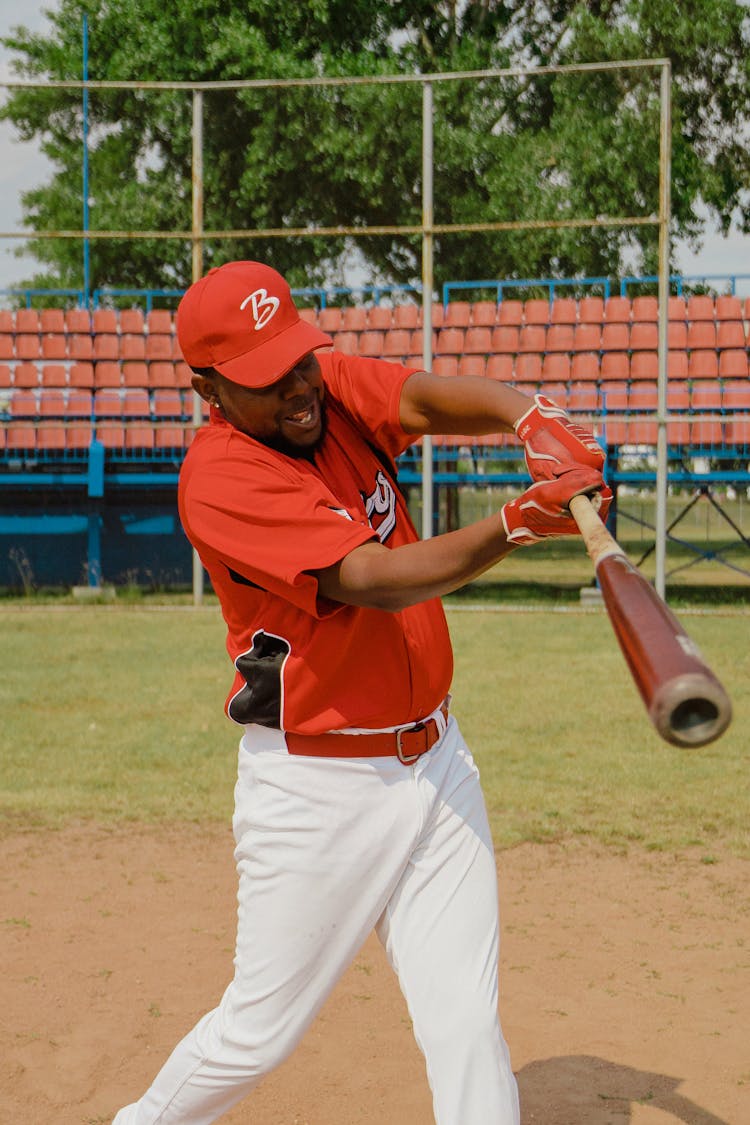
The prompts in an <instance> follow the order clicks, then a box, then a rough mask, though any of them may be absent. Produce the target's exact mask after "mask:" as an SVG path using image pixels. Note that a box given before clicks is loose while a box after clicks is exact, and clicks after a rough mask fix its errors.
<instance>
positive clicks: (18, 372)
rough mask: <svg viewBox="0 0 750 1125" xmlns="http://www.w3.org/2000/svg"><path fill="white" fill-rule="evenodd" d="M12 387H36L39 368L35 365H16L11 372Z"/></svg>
mask: <svg viewBox="0 0 750 1125" xmlns="http://www.w3.org/2000/svg"><path fill="white" fill-rule="evenodd" d="M13 386H14V387H38V386H39V368H38V367H37V365H36V364H35V363H17V364H16V368H15V371H14V372H13Z"/></svg>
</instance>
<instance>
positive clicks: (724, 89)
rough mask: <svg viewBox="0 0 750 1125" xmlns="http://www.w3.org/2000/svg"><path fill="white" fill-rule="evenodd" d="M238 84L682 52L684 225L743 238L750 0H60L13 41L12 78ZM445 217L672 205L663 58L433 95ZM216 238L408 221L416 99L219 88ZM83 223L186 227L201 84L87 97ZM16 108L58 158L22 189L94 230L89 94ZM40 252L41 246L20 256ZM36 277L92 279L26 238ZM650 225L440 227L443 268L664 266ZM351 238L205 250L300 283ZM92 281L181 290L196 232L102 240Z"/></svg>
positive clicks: (72, 244) (28, 99)
mask: <svg viewBox="0 0 750 1125" xmlns="http://www.w3.org/2000/svg"><path fill="white" fill-rule="evenodd" d="M84 11H85V12H86V14H87V16H88V21H89V44H90V55H89V77H90V78H91V80H108V81H138V80H142V81H155V82H157V81H176V82H182V81H206V82H217V81H236V80H244V79H253V78H268V77H269V76H273V77H274V78H305V77H315V76H323V75H326V76H343V77H346V76H364V75H377V74H380V75H395V74H414V73H435V72H457V71H464V70H477V69H487V68H506V67H509V66H514V67H519V66H527V67H528V66H533V67H539V66H542V67H543V66H549V65H565V64H570V63H578V62H584V63H587V62H599V61H604V60H624V59H638V58H640V59H646V58H661V57H668V58H670V59H671V60H672V64H673V69H674V84H673V99H674V105H673V130H672V144H673V164H672V202H673V212H674V221H673V232H674V234H675V235H678V236H680V237H683V238H685V237H687V238H688V239H692V240H693V241H694V242H697V240H698V238H699V234H700V229H701V223H700V221H699V218H698V215H699V211H700V208H701V207H707V208H708V210H709V212H710V213H711V215H712V216H713V217H714V218H715V219H717V220H718V221H719V223H720V225H721V226H722V228H723V229H724V230H728V229H729V226H730V224H731V222H732V219H733V216H735V217H737V218H738V221H739V222H740V224H741V225H742V227H743V229H750V204H749V203H748V197H747V183H748V181H749V176H750V158H749V157H748V153H747V148H746V145H745V144H744V143H743V138H744V136H745V135H746V132H747V124H748V91H749V89H750V85H749V83H748V62H747V59H748V57H750V55H749V53H748V46H750V30H749V27H748V23H749V19H748V9H747V7H746V5H745V4H743V3H741V2H740V0H714V2H713V3H711V4H706V3H702V2H701V3H698V2H692V3H688V4H685V3H678V2H677V0H650V2H649V3H645V0H612V2H609V3H606V4H604V3H597V4H584V3H581V2H573V0H557V2H555V3H553V4H547V3H544V4H542V3H541V2H539V0H536V2H532V3H527V2H524V3H521V2H520V0H506V2H504V3H502V4H501V3H489V4H488V3H487V2H486V0H468V2H467V3H465V4H462V5H456V4H454V3H450V2H448V0H443V2H434V0H417V2H413V0H412V2H410V3H405V2H390V3H382V2H380V3H378V2H370V0H346V2H345V0H311V2H309V3H306V4H298V3H290V2H288V0H276V2H274V3H273V4H271V3H270V2H268V0H247V2H246V3H245V4H243V5H241V6H238V5H237V4H234V3H231V2H230V0H184V2H183V3H181V4H179V5H172V6H167V7H165V6H164V5H163V4H157V3H156V2H155V0H129V3H127V4H121V3H119V2H116V0H87V2H86V3H85V4H82V3H81V0H61V2H60V4H59V5H58V7H57V8H56V9H55V10H53V11H52V12H50V13H49V21H50V30H49V33H48V34H32V33H29V32H27V31H24V30H23V29H16V32H15V34H13V35H11V36H9V37H7V38H6V39H5V40H3V42H4V44H5V46H6V47H7V48H9V49H10V50H11V51H13V52H15V54H16V56H17V59H16V63H15V69H16V70H17V72H18V73H19V75H21V76H24V77H29V78H40V79H68V80H70V79H77V78H79V77H80V74H81V18H82V14H83V12H84ZM434 89H435V104H436V116H435V221H436V222H437V223H439V224H447V223H456V222H462V221H465V222H482V221H494V222H502V221H518V220H547V221H549V220H570V219H580V218H590V219H595V218H597V217H601V216H618V215H619V216H625V215H640V216H649V215H652V214H653V213H654V212H655V211H656V208H657V203H658V143H659V73H658V71H657V70H655V69H653V68H651V69H643V70H636V69H629V70H627V71H622V70H617V71H605V72H587V73H585V74H581V73H577V74H570V73H565V74H559V73H555V74H546V75H543V76H536V77H533V78H532V77H525V78H515V77H514V78H504V79H492V80H483V81H478V82H468V81H463V80H462V81H451V82H447V83H439V84H436V85H435V87H434ZM204 105H205V111H204V112H205V120H204V176H205V223H204V225H205V229H206V230H208V231H220V230H230V231H234V230H240V229H278V228H295V229H296V228H304V229H314V228H315V227H316V226H318V227H320V226H323V227H330V226H336V225H347V226H365V225H414V224H416V223H418V222H419V220H420V215H421V182H420V181H421V95H420V89H419V87H418V86H411V85H405V84H396V85H386V86H370V85H368V86H351V87H318V88H311V87H310V88H308V87H294V88H290V89H284V90H278V89H249V90H245V91H243V92H241V93H239V94H238V93H236V92H232V91H225V90H220V91H215V90H212V91H206V93H205V95H204ZM89 112H90V125H91V132H90V146H89V148H90V185H91V196H92V207H91V226H92V229H94V230H159V231H169V230H185V231H186V230H188V229H189V228H190V219H191V112H192V110H191V97H190V93H189V91H187V90H185V91H182V90H178V91H156V90H152V91H131V90H118V91H111V90H101V91H99V90H93V91H91V92H90V95H89ZM0 116H2V117H3V118H4V119H6V120H9V121H12V122H13V124H14V125H15V127H16V129H17V131H18V134H19V136H20V137H22V138H23V139H26V140H30V139H36V140H37V141H38V143H39V144H40V145H41V147H42V149H43V151H44V152H45V153H46V155H47V156H48V157H49V158H50V159H51V161H52V163H53V165H54V168H55V172H54V174H53V176H52V178H51V180H50V182H49V183H47V184H44V185H40V186H39V187H37V188H35V189H34V190H33V191H29V192H27V193H26V194H25V196H24V199H23V207H24V211H25V217H26V222H27V224H28V225H30V226H35V227H37V228H38V229H40V230H41V229H80V227H81V225H82V218H81V214H82V204H81V163H82V155H81V154H82V143H81V136H82V108H81V96H80V92H79V91H75V90H54V89H53V90H50V89H35V90H31V89H19V90H15V91H12V92H11V93H10V96H9V98H8V101H7V103H6V105H5V107H4V108H3V109H2V111H0ZM356 244H357V247H358V249H359V250H360V251H361V252H362V254H363V255H364V257H365V259H366V260H367V262H368V266H369V270H370V272H371V276H372V279H373V281H383V282H388V281H390V282H413V281H415V280H417V279H418V277H419V272H420V271H419V260H418V259H419V244H418V241H417V240H416V239H415V238H414V237H409V236H402V237H391V236H383V237H376V236H372V237H362V238H361V239H360V238H358V239H357V240H356ZM27 249H28V248H27ZM30 249H31V250H32V251H33V252H34V254H35V255H36V256H37V257H38V259H39V260H40V262H42V263H45V264H46V272H45V273H43V274H40V275H38V276H37V277H36V278H34V279H33V281H34V283H36V284H45V283H46V284H53V283H54V284H55V285H62V286H74V285H77V284H79V283H80V246H79V244H78V243H77V242H76V241H72V240H41V239H37V240H32V243H31V246H30ZM656 252H657V243H656V232H655V228H654V227H649V226H644V227H635V228H604V229H561V230H557V231H554V230H534V231H531V232H512V233H501V234H492V235H487V234H482V233H477V234H465V235H458V234H448V235H442V236H440V237H439V238H438V239H437V240H436V254H435V259H436V280H437V282H438V284H439V283H440V282H441V281H443V280H446V279H450V278H454V279H455V278H463V277H466V278H470V277H487V278H493V277H532V276H550V275H558V276H559V275H571V274H573V275H575V274H583V273H585V274H588V275H592V274H596V275H615V274H618V273H622V272H625V271H628V270H630V271H634V270H645V271H648V272H651V271H653V270H654V269H655V265H656ZM350 255H351V243H347V241H346V240H345V239H343V238H326V239H323V238H308V237H304V238H302V237H300V238H291V239H288V240H282V239H278V238H268V239H265V240H261V239H252V240H247V239H229V240H220V239H214V240H213V241H211V240H209V242H208V244H207V253H206V265H211V264H216V263H218V262H221V261H224V260H227V259H230V258H234V257H240V256H255V257H263V258H265V259H266V260H269V261H271V262H273V264H274V265H276V266H277V267H278V268H280V269H281V270H283V271H285V272H287V273H288V274H289V277H290V280H291V281H292V283H293V284H295V285H299V286H302V285H314V284H319V283H322V282H324V281H325V282H327V283H329V284H330V283H335V282H336V281H339V280H341V279H342V277H343V272H342V271H343V270H344V267H345V263H346V262H347V260H348V259H349V257H350ZM91 264H92V277H93V280H94V284H95V285H96V286H102V285H112V286H125V287H144V286H164V287H169V288H171V287H181V286H183V285H184V284H186V283H187V282H188V281H189V279H190V265H191V258H190V244H189V241H188V240H187V239H184V240H162V239H159V240H155V239H154V240H125V241H117V242H112V243H108V242H105V241H100V240H95V241H93V242H92V255H91Z"/></svg>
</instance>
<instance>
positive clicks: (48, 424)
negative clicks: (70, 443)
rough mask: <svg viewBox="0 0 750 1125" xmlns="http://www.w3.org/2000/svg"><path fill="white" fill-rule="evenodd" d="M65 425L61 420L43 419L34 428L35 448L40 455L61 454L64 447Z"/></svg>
mask: <svg viewBox="0 0 750 1125" xmlns="http://www.w3.org/2000/svg"><path fill="white" fill-rule="evenodd" d="M66 444H67V442H66V433H65V424H64V422H63V421H62V420H59V421H52V420H51V419H45V420H44V421H41V422H39V423H38V425H37V427H36V448H37V450H38V451H39V452H40V453H44V452H50V453H62V451H63V450H64V449H65V447H66Z"/></svg>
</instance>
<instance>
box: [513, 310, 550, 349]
mask: <svg viewBox="0 0 750 1125" xmlns="http://www.w3.org/2000/svg"><path fill="white" fill-rule="evenodd" d="M528 303H529V302H528V301H527V304H528ZM546 336H547V330H546V328H544V327H543V326H542V325H541V324H524V325H523V327H522V328H521V331H520V332H519V335H518V350H519V352H540V353H541V352H543V351H544V348H545V341H546Z"/></svg>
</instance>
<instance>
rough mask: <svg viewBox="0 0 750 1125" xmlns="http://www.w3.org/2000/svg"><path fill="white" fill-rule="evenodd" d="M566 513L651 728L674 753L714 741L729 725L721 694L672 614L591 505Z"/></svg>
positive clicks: (581, 499)
mask: <svg viewBox="0 0 750 1125" xmlns="http://www.w3.org/2000/svg"><path fill="white" fill-rule="evenodd" d="M570 511H571V514H572V516H573V518H574V519H575V521H576V523H577V524H578V528H579V530H580V532H581V536H582V538H583V541H584V543H585V544H586V550H587V551H588V553H589V556H590V558H591V561H592V562H593V564H594V569H595V572H596V577H597V580H598V582H599V586H600V588H601V592H602V597H603V599H604V605H605V607H606V609H607V613H608V615H609V619H610V622H611V623H612V628H613V629H614V632H615V636H616V637H617V640H618V642H619V645H620V648H621V649H622V652H623V655H624V656H625V660H626V662H627V664H628V667H629V668H630V672H631V675H632V676H633V679H634V680H635V684H636V687H637V688H638V691H639V692H640V694H641V698H642V699H643V702H644V704H645V706H646V710H647V712H648V715H649V718H650V719H651V722H652V723H653V725H654V727H655V728H656V730H657V731H658V733H659V734H660V735H661V737H662V738H663V739H665V740H666V741H667V742H671V743H672V744H673V745H675V746H682V747H690V748H692V747H698V746H705V745H706V744H707V743H709V742H713V741H714V739H716V738H718V737H719V735H721V734H723V733H724V731H725V730H726V729H727V727H728V726H729V723H730V722H731V719H732V704H731V702H730V699H729V696H728V695H727V693H726V691H725V690H724V688H723V687H722V685H721V683H720V682H719V680H718V679H717V678H716V676H715V675H714V673H713V672H712V671H711V669H710V668H709V667H708V665H707V664H706V663H705V661H704V660H703V657H702V656H701V654H700V651H699V649H698V646H697V645H696V644H695V642H694V641H693V640H692V639H691V638H690V637H689V636H688V634H687V633H686V632H685V630H684V629H683V627H682V625H681V624H680V622H679V621H678V620H677V618H676V617H675V615H674V614H673V613H672V611H671V610H670V609H669V608H668V606H666V605H665V604H664V602H663V601H662V599H661V598H660V597H659V595H658V594H657V593H656V590H655V589H654V588H653V586H652V585H651V583H650V582H648V581H647V579H645V578H644V577H643V575H642V574H641V573H640V571H639V570H638V569H637V568H636V567H635V566H633V564H632V563H631V562H630V560H629V559H628V557H627V555H626V554H625V552H624V551H623V549H622V547H621V546H620V545H619V543H618V542H617V540H616V539H613V537H612V536H611V535H610V533H609V532H608V531H607V529H606V527H605V526H604V524H603V523H602V521H601V520H600V519H599V516H598V515H597V513H596V510H595V508H594V506H593V505H592V503H591V500H590V498H589V497H588V496H574V497H573V499H572V500H571V501H570Z"/></svg>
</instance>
